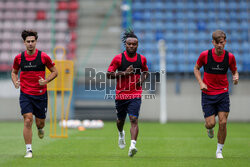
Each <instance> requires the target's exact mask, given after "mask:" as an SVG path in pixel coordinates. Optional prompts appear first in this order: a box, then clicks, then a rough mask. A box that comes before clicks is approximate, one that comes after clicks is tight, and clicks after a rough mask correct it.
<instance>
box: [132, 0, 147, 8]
mask: <svg viewBox="0 0 250 167" xmlns="http://www.w3.org/2000/svg"><path fill="white" fill-rule="evenodd" d="M132 8H133V10H143V9H144V5H143V3H142V2H139V1H138V2H134V3H133V4H132Z"/></svg>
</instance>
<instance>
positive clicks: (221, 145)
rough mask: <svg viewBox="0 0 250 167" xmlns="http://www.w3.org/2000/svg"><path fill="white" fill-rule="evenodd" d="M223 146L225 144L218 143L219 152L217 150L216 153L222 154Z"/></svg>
mask: <svg viewBox="0 0 250 167" xmlns="http://www.w3.org/2000/svg"><path fill="white" fill-rule="evenodd" d="M223 146H224V144H220V143H217V150H216V152H217V153H218V152H222V149H223Z"/></svg>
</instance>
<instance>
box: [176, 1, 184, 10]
mask: <svg viewBox="0 0 250 167" xmlns="http://www.w3.org/2000/svg"><path fill="white" fill-rule="evenodd" d="M175 5H176V9H177V10H179V11H182V10H183V9H184V8H185V6H186V5H185V3H184V2H183V1H177V2H176V4H175Z"/></svg>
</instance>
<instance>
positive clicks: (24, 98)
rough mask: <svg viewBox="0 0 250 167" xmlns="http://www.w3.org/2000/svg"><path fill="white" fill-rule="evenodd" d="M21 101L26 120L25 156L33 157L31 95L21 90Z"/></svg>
mask: <svg viewBox="0 0 250 167" xmlns="http://www.w3.org/2000/svg"><path fill="white" fill-rule="evenodd" d="M19 103H20V108H21V113H22V116H23V120H24V127H23V137H24V142H25V145H26V155H25V156H24V157H25V158H32V147H31V144H32V123H33V107H32V100H31V98H30V95H27V94H25V93H23V92H21V93H20V98H19Z"/></svg>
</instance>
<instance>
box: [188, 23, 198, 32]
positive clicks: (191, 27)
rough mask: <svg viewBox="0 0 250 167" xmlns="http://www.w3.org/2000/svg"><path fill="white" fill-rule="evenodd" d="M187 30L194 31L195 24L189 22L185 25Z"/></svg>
mask: <svg viewBox="0 0 250 167" xmlns="http://www.w3.org/2000/svg"><path fill="white" fill-rule="evenodd" d="M187 28H188V30H189V31H194V30H196V28H197V27H196V24H195V22H193V21H189V22H188V23H187Z"/></svg>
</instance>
